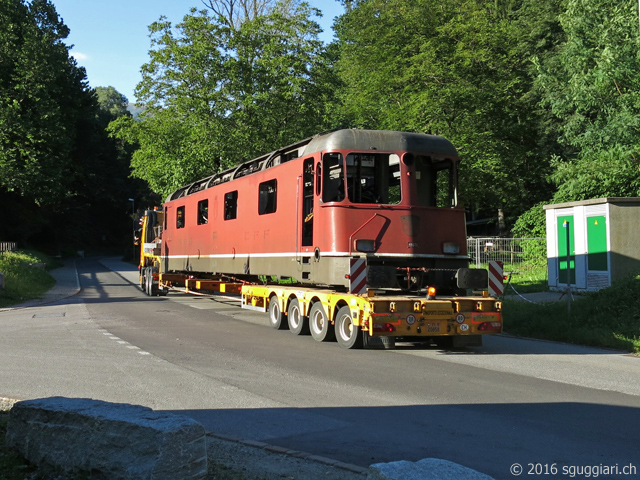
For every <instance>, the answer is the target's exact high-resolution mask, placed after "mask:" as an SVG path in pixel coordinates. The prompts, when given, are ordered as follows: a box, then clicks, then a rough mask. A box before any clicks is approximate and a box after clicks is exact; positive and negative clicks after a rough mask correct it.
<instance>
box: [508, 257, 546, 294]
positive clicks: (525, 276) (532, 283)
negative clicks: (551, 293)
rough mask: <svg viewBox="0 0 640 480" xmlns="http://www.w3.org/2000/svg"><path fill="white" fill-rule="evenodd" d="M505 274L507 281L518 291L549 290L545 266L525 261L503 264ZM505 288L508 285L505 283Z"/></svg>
mask: <svg viewBox="0 0 640 480" xmlns="http://www.w3.org/2000/svg"><path fill="white" fill-rule="evenodd" d="M504 272H505V275H508V277H509V282H510V283H511V285H513V286H514V287H515V289H516V290H517V291H518V292H520V293H532V292H546V291H547V290H549V284H548V275H547V266H546V265H528V264H526V263H520V264H513V265H509V264H507V265H505V266H504ZM505 289H506V291H508V289H509V287H508V286H507V284H506V283H505Z"/></svg>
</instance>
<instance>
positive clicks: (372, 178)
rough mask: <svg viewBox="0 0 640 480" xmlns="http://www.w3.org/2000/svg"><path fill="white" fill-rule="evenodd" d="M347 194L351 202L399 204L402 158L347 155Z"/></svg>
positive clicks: (370, 154)
mask: <svg viewBox="0 0 640 480" xmlns="http://www.w3.org/2000/svg"><path fill="white" fill-rule="evenodd" d="M347 191H348V195H349V201H351V202H352V203H377V204H385V205H389V204H391V205H395V204H398V203H400V200H401V191H400V157H398V155H396V154H391V155H389V154H382V153H350V154H349V155H347Z"/></svg>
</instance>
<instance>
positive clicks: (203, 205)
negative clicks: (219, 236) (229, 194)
mask: <svg viewBox="0 0 640 480" xmlns="http://www.w3.org/2000/svg"><path fill="white" fill-rule="evenodd" d="M208 222H209V200H208V199H207V200H200V201H199V202H198V225H206V224H207V223H208Z"/></svg>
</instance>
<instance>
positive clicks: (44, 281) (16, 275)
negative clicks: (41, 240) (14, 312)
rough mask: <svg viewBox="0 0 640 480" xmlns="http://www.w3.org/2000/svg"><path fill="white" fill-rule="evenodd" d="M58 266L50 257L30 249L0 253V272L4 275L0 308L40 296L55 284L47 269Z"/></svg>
mask: <svg viewBox="0 0 640 480" xmlns="http://www.w3.org/2000/svg"><path fill="white" fill-rule="evenodd" d="M43 264H45V265H46V266H43ZM58 266H60V264H59V263H58V262H56V261H55V260H53V259H51V258H50V257H48V256H46V255H44V254H42V253H39V252H35V251H31V250H18V251H16V252H3V253H0V272H3V273H4V275H5V278H4V283H5V288H4V289H2V290H0V308H2V307H8V306H11V305H15V304H18V303H22V302H25V301H27V300H32V299H34V298H39V297H41V296H42V295H43V294H44V293H46V292H47V291H48V290H49V289H50V288H52V287H53V286H54V285H55V280H54V279H53V278H52V277H51V275H49V270H51V269H53V268H57V267H58Z"/></svg>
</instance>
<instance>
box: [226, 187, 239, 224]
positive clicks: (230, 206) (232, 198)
mask: <svg viewBox="0 0 640 480" xmlns="http://www.w3.org/2000/svg"><path fill="white" fill-rule="evenodd" d="M237 216H238V191H237V190H234V191H233V192H229V193H225V195H224V219H225V220H233V219H234V218H237Z"/></svg>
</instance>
